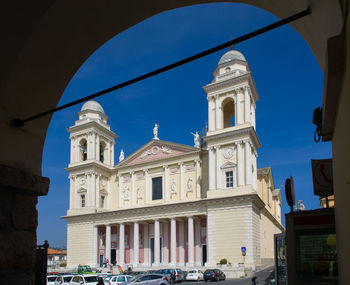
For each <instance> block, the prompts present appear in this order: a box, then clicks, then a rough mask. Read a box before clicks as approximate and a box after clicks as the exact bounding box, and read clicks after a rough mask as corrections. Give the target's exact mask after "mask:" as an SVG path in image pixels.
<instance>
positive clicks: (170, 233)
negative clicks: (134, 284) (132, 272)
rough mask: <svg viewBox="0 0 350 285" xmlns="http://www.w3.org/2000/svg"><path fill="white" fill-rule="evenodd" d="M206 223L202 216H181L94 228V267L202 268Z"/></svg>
mask: <svg viewBox="0 0 350 285" xmlns="http://www.w3.org/2000/svg"><path fill="white" fill-rule="evenodd" d="M206 219H207V218H206V216H203V215H198V216H188V217H187V216H183V217H181V216H179V217H176V218H170V219H168V218H159V219H152V220H151V219H146V220H137V221H133V222H114V223H110V224H103V225H102V224H98V225H93V228H94V230H93V235H94V236H93V243H94V245H93V248H94V253H93V256H94V261H93V262H92V264H91V265H93V266H102V264H103V261H104V260H105V259H108V260H109V261H110V262H111V263H112V264H119V265H129V264H132V265H133V267H150V266H153V267H160V266H185V265H186V266H195V265H197V266H202V265H204V262H205V261H203V259H202V254H201V249H202V247H203V245H205V241H206V235H205V233H206V227H205V225H206ZM201 232H202V233H204V234H203V235H201ZM95 243H96V244H95Z"/></svg>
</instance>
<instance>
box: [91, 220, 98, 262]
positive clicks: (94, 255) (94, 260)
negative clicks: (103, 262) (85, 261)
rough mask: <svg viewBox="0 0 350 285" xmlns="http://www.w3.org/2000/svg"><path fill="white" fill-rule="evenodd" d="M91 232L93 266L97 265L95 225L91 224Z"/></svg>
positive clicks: (96, 232)
mask: <svg viewBox="0 0 350 285" xmlns="http://www.w3.org/2000/svg"><path fill="white" fill-rule="evenodd" d="M92 234H93V238H92V240H93V247H92V248H93V251H92V252H93V264H94V266H97V265H98V252H97V251H98V246H97V245H98V238H97V235H98V231H97V226H93V231H92Z"/></svg>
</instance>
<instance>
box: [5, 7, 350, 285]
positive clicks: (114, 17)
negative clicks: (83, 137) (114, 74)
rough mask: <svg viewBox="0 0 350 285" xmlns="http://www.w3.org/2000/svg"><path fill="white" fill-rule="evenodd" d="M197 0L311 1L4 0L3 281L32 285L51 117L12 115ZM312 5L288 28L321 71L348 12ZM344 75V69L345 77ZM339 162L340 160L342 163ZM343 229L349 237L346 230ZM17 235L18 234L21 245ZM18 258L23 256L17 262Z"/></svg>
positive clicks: (43, 104)
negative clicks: (130, 32) (106, 49)
mask: <svg viewBox="0 0 350 285" xmlns="http://www.w3.org/2000/svg"><path fill="white" fill-rule="evenodd" d="M199 2H200V3H215V2H239V3H245V4H250V5H253V6H256V7H258V8H261V9H264V10H266V11H269V12H270V13H272V14H274V15H276V16H277V17H279V18H283V17H286V16H289V15H292V14H295V13H297V12H299V11H301V10H304V9H305V8H307V6H308V2H309V1H307V0H290V1H288V2H286V1H284V2H283V3H281V1H280V0H271V1H265V0H255V1H254V0H233V1H214V0H206V1H194V0H183V1H181V0H178V1H161V0H149V1H138V2H136V1H135V2H133V1H107V0H105V1H97V2H96V1H92V0H85V1H68V0H61V1H54V0H51V1H37V2H35V3H33V2H28V1H20V2H18V1H17V2H16V3H11V2H8V3H6V4H5V6H6V7H3V9H2V10H1V11H0V15H1V17H2V19H4V20H5V21H6V22H5V23H6V24H5V25H3V26H2V27H1V28H2V39H3V41H2V46H1V51H2V52H1V53H0V58H1V62H2V65H1V67H0V75H1V76H0V82H1V84H0V92H1V97H0V108H1V112H0V121H1V124H0V130H1V134H2V139H1V142H0V143H1V150H2V151H1V153H0V163H1V164H2V165H3V166H2V169H1V176H0V186H1V187H0V188H1V190H2V192H3V197H4V198H3V203H4V205H7V207H3V208H2V209H1V210H0V211H1V212H0V217H1V219H2V220H4V225H5V226H4V227H5V229H6V230H5V231H2V233H1V236H0V237H1V239H2V240H4V241H6V243H5V244H7V250H6V251H3V252H5V255H4V258H3V259H1V266H0V267H1V268H3V269H2V271H1V275H0V280H1V282H2V280H6V278H10V275H8V274H7V273H8V272H13V271H14V272H17V273H18V274H17V276H20V278H18V280H21V281H19V282H18V283H22V284H31V283H30V279H31V276H32V275H31V268H32V262H33V256H34V255H33V253H34V245H35V242H36V234H35V229H36V225H37V216H36V210H35V204H36V199H37V198H36V196H37V195H44V194H46V193H47V191H48V180H47V179H45V178H42V177H41V176H40V175H41V161H42V151H43V147H44V142H45V136H46V131H47V128H48V126H49V123H50V119H51V116H47V117H44V118H41V119H38V120H35V121H32V122H30V123H28V124H26V125H25V126H24V127H23V128H21V129H19V128H16V127H13V126H12V125H11V120H12V119H14V118H17V117H19V118H24V117H27V116H31V115H33V114H36V113H39V112H42V111H43V110H47V109H50V108H54V107H56V106H57V104H58V102H59V100H60V98H61V95H62V94H63V91H64V90H65V88H66V86H67V84H68V83H69V81H70V79H71V78H72V77H73V75H74V74H75V72H76V71H77V70H78V69H79V67H80V66H81V65H82V64H83V62H84V61H85V60H86V59H87V58H88V57H89V56H90V55H91V54H92V53H93V52H94V51H95V50H96V49H98V48H99V47H100V46H101V45H103V44H104V43H105V42H106V41H108V40H109V39H110V38H112V37H114V36H115V35H117V34H118V33H120V32H122V31H124V30H126V29H127V28H129V27H131V26H133V25H135V24H137V23H139V22H141V21H142V20H144V19H146V18H149V17H151V16H153V15H156V14H158V13H161V12H163V11H167V10H171V9H175V8H179V7H184V6H188V5H194V4H200V3H199ZM343 2H344V3H345V2H346V3H347V2H348V1H343ZM136 5H137V9H135V6H136ZM344 6H345V7H346V5H344ZM311 10H312V15H311V16H309V17H307V18H304V19H301V20H299V21H297V22H295V23H293V24H291V26H292V27H293V28H294V29H295V30H296V31H297V32H299V34H300V35H301V36H302V37H303V38H304V39H305V41H306V42H307V43H308V44H309V46H310V48H311V50H312V51H313V53H314V55H315V57H316V59H317V60H318V62H319V64H320V66H321V69H322V70H323V71H326V64H325V63H326V61H325V59H326V56H325V55H326V49H327V39H328V38H330V37H332V36H335V35H337V34H338V33H340V32H341V30H342V28H343V14H345V13H344V12H342V5H341V3H340V1H339V2H338V1H331V2H330V1H328V0H318V1H314V2H313V3H312V5H311ZM349 77H350V75H349V74H348V75H347V77H346V78H347V79H349ZM348 81H350V80H348ZM345 87H346V88H349V87H347V86H345ZM345 91H346V90H345ZM345 91H344V92H345ZM344 100H345V99H344ZM344 100H343V101H344ZM345 102H348V101H345ZM344 116H346V115H344ZM345 118H348V116H347V117H345ZM343 130H346V126H341V128H340V130H338V133H339V132H340V133H343ZM339 140H340V143H339V145H340V147H339V150H337V151H338V152H340V153H341V152H342V151H343V150H344V149H345V147H346V146H345V145H344V143H342V142H343V139H342V138H340V139H339ZM344 159H345V158H344ZM342 163H344V161H343V160H342V161H340V164H342ZM346 177H347V176H346V174H344V175H342V176H341V177H340V178H339V180H341V181H343V180H344V179H345V180H346ZM18 207H20V208H21V209H24V211H25V215H26V219H21V217H23V212H20V211H19V210H18ZM22 211H23V210H22ZM24 233H25V234H26V235H28V237H27V238H25V239H24V240H23V238H22V236H21V235H22V234H24ZM346 234H347V235H349V236H350V233H346ZM19 240H23V244H22V245H21V246H20V247H18V241H19ZM344 240H345V239H344ZM2 247H4V246H2ZM4 248H5V247H4ZM0 249H3V248H0ZM349 251H350V249H349ZM20 256H26V258H25V259H23V260H22V259H19V257H20ZM344 259H345V253H344ZM340 270H341V268H340ZM4 272H7V273H6V274H5V273H4ZM344 274H345V273H344ZM349 274H350V273H349ZM4 278H5V279H4ZM1 282H0V283H1ZM16 282H17V281H16ZM12 284H14V283H13V282H12ZM15 284H17V283H15Z"/></svg>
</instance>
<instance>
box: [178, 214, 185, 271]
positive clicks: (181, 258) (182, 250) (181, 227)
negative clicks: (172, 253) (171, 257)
mask: <svg viewBox="0 0 350 285" xmlns="http://www.w3.org/2000/svg"><path fill="white" fill-rule="evenodd" d="M179 255H180V256H179V263H180V266H184V265H185V224H184V222H183V221H179Z"/></svg>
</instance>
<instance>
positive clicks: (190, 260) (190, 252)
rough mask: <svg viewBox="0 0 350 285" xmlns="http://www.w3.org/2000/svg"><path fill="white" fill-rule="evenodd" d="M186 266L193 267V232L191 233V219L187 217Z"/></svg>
mask: <svg viewBox="0 0 350 285" xmlns="http://www.w3.org/2000/svg"><path fill="white" fill-rule="evenodd" d="M187 233H188V239H187V242H188V265H189V266H193V265H194V232H193V217H192V216H190V217H188V231H187Z"/></svg>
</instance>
